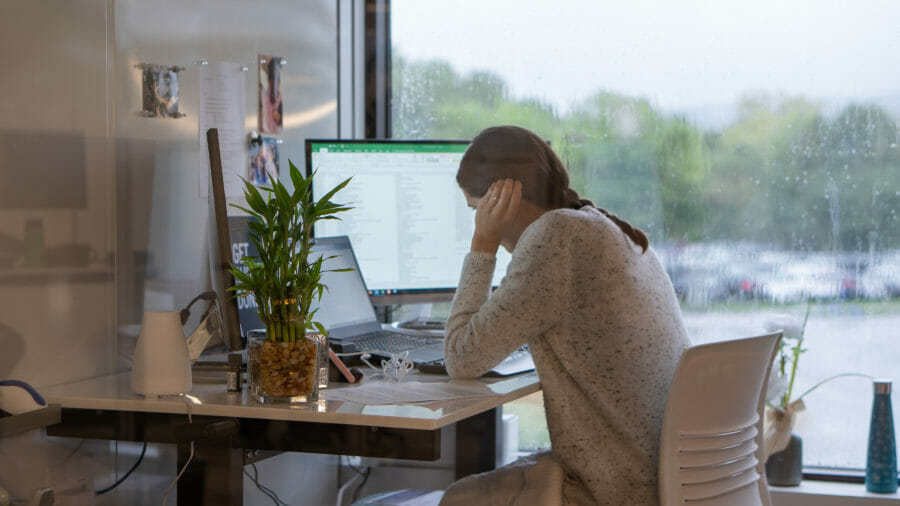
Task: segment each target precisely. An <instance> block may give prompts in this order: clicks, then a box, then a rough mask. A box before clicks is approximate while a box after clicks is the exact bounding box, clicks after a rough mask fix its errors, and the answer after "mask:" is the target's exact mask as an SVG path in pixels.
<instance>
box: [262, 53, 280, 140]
mask: <svg viewBox="0 0 900 506" xmlns="http://www.w3.org/2000/svg"><path fill="white" fill-rule="evenodd" d="M284 64H285V60H284V59H282V58H281V57H280V56H269V55H262V54H261V55H259V130H260V131H261V132H263V133H267V134H279V133H281V131H282V130H283V128H284V125H283V123H282V116H281V115H282V103H281V67H282V66H283V65H284Z"/></svg>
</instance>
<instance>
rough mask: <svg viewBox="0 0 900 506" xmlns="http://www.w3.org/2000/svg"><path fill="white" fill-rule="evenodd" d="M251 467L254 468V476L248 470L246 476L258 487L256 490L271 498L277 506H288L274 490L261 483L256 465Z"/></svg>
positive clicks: (245, 470)
mask: <svg viewBox="0 0 900 506" xmlns="http://www.w3.org/2000/svg"><path fill="white" fill-rule="evenodd" d="M250 467H252V468H253V476H250V473H249V472H247V469H244V474H246V475H247V477H248V478H250V480H251V481H252V482H253V483H254V484H255V485H256V488H258V489H259V491H260V492H262V493H264V494H266V495H267V496H269V498H270V499H272V502H274V503H275V504H276V506H288V504H287V503H285V502H284V501H282V500H281V498H280V497H278V494H277V493H275V491H274V490H272V489H271V488H269V487H267V486H265V485H263V484H262V483H260V482H259V469H257V468H256V464H250Z"/></svg>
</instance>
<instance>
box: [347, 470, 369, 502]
mask: <svg viewBox="0 0 900 506" xmlns="http://www.w3.org/2000/svg"><path fill="white" fill-rule="evenodd" d="M360 474H361V476H362V477H363V479H362V482H360V484H359V485H357V486H356V490H354V491H353V496H352V497H351V501H352V502H356V500H357V499H358V498H359V493H360V492H361V491H362V488H363V487H364V486H366V482H367V481H369V475H370V474H372V468H371V467H367V468H366V470H365V472H362V473H360Z"/></svg>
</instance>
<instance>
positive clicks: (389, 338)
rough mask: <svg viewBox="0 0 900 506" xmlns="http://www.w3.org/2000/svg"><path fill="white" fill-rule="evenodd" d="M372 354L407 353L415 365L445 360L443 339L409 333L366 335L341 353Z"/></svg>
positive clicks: (388, 355) (381, 332)
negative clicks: (365, 352) (364, 352)
mask: <svg viewBox="0 0 900 506" xmlns="http://www.w3.org/2000/svg"><path fill="white" fill-rule="evenodd" d="M362 351H367V352H371V353H372V354H373V355H378V356H381V357H385V358H387V357H390V355H391V354H392V353H393V354H397V355H399V354H402V353H406V354H407V357H408V358H409V359H410V360H411V361H412V362H413V363H419V362H431V361H434V360H438V359H440V358H443V356H444V340H443V338H435V337H423V336H417V335H411V334H408V333H399V332H391V331H385V330H382V331H378V332H371V333H369V334H364V335H363V336H361V337H360V338H359V339H357V340H355V341H354V342H353V343H352V345H350V346H344V347H342V349H341V352H344V353H347V352H362Z"/></svg>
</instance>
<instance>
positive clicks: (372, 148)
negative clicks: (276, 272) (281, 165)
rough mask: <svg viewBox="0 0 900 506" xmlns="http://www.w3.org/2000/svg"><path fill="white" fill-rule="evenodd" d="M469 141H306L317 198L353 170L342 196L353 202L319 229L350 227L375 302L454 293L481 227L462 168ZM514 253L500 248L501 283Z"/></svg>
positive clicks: (330, 231) (339, 231) (331, 231)
mask: <svg viewBox="0 0 900 506" xmlns="http://www.w3.org/2000/svg"><path fill="white" fill-rule="evenodd" d="M468 145H469V142H468V141H457V140H424V141H404V140H372V139H365V140H337V139H308V140H307V141H306V170H307V174H311V173H313V171H315V177H314V178H313V198H318V197H320V196H321V195H323V194H324V193H325V192H327V191H328V190H330V189H331V188H333V187H334V186H335V185H337V184H338V183H339V182H340V181H343V180H344V179H346V178H348V177H352V180H351V181H350V184H348V185H347V187H346V188H344V189H343V190H341V191H340V192H339V193H338V194H337V195H336V196H335V201H337V202H339V203H342V204H343V203H346V204H349V205H351V206H352V207H353V209H352V210H350V211H348V212H345V213H341V214H340V216H339V217H340V220H328V221H321V222H319V223H317V224H316V226H315V234H316V235H317V236H336V235H346V236H349V237H350V241H351V243H352V244H353V249H354V251H355V252H356V257H357V260H358V261H359V266H360V269H361V270H362V274H363V278H364V279H365V281H366V287H367V288H368V291H369V296H370V298H371V300H372V302H373V303H374V304H407V303H423V302H440V301H447V300H450V299H452V297H453V293H454V291H455V289H456V285H457V283H458V282H459V274H460V269H461V268H462V262H463V258H464V257H465V255H466V254H467V253H468V252H469V248H470V246H471V240H472V232H473V231H474V229H475V211H474V210H472V209H471V208H469V206H468V205H467V204H466V200H465V198H464V197H463V194H462V191H461V190H460V188H459V185H458V184H457V183H456V171H457V169H458V168H459V162H460V160H461V159H462V155H463V153H464V152H465V150H466V148H467V147H468ZM509 259H510V257H509V254H508V253H507V252H506V251H505V250H503V249H502V248H501V251H499V252H498V254H497V267H496V269H495V271H494V285H495V286H496V285H498V284H499V283H500V279H501V278H502V277H503V275H504V274H505V273H506V265H507V264H508V263H509Z"/></svg>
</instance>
